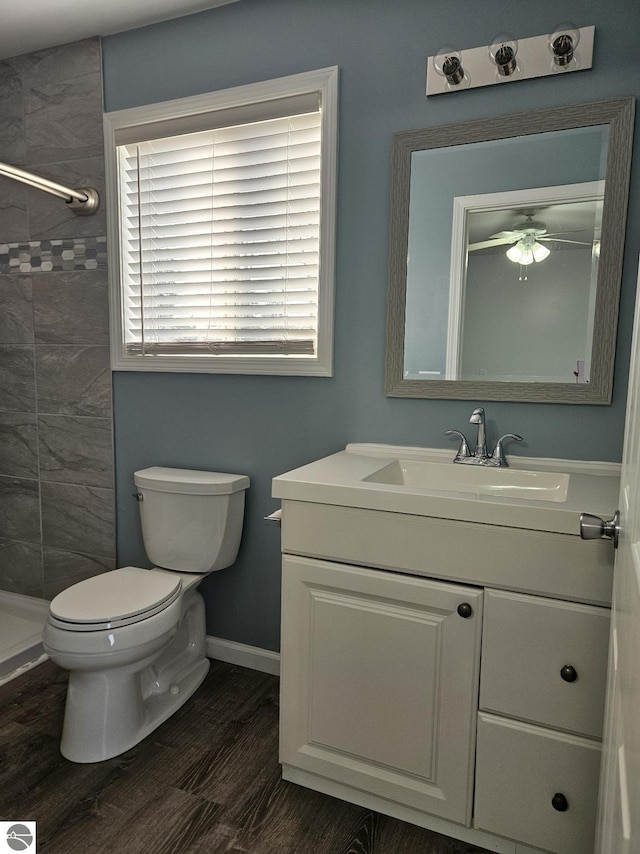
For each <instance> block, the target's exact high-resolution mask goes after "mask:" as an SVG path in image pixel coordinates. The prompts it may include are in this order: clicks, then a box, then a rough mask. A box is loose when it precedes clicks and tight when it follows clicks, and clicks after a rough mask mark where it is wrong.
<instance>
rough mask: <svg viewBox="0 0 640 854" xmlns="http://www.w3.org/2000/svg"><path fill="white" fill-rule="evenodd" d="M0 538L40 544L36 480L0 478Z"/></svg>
mask: <svg viewBox="0 0 640 854" xmlns="http://www.w3.org/2000/svg"><path fill="white" fill-rule="evenodd" d="M0 537H6V538H7V539H11V540H26V541H27V542H29V543H39V542H40V513H39V490H38V482H37V481H36V480H26V479H23V478H17V477H0Z"/></svg>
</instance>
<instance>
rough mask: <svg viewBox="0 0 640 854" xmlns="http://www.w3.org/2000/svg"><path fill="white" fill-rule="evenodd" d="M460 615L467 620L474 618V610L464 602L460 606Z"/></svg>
mask: <svg viewBox="0 0 640 854" xmlns="http://www.w3.org/2000/svg"><path fill="white" fill-rule="evenodd" d="M458 614H460V616H461V617H464V619H465V620H468V619H469V617H472V616H473V608H472V607H471V605H470V604H469V603H468V602H462V603H461V604H460V605H458Z"/></svg>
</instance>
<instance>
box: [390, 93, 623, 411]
mask: <svg viewBox="0 0 640 854" xmlns="http://www.w3.org/2000/svg"><path fill="white" fill-rule="evenodd" d="M634 111H635V100H634V98H624V99H618V100H611V101H599V102H595V103H588V104H574V105H571V106H567V107H558V108H554V109H549V110H539V111H536V112H530V113H518V114H513V115H508V116H502V117H499V118H490V119H480V120H477V121H471V122H463V123H460V124H453V125H444V126H442V127H435V128H424V129H420V130H411V131H403V132H401V133H396V134H394V136H393V146H392V158H391V205H390V227H389V288H388V295H387V333H386V334H387V356H386V364H385V388H384V392H385V395H387V396H388V397H413V398H443V399H450V400H508V401H522V402H534V403H578V404H603V405H606V404H610V403H611V393H612V389H613V367H614V361H615V348H616V331H617V323H618V305H619V301H620V281H621V277H622V259H623V254H624V241H625V232H626V220H627V200H628V195H629V175H630V171H631V149H632V143H633V122H634ZM604 124H607V125H609V139H608V147H607V165H606V174H605V196H604V204H603V211H602V250H601V255H600V265H599V270H598V290H597V295H596V310H595V321H594V334H593V337H594V344H593V351H592V373H591V378H590V382H589V383H588V384H583V383H580V384H576V385H572V384H569V383H524V382H521V383H520V382H519V383H515V382H479V381H466V380H415V379H405V378H404V375H403V374H404V331H405V297H406V287H407V266H406V263H407V250H408V234H409V189H410V180H411V155H412V154H413V152H414V151H423V150H425V149H430V148H445V147H448V146H453V145H466V144H469V143H473V142H486V141H488V140H493V139H507V138H509V137H516V136H525V135H528V134H538V133H546V132H549V131H557V130H569V129H572V128H581V127H589V126H593V125H604Z"/></svg>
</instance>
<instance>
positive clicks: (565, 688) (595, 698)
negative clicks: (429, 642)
mask: <svg viewBox="0 0 640 854" xmlns="http://www.w3.org/2000/svg"><path fill="white" fill-rule="evenodd" d="M609 618H610V612H609V609H608V608H597V607H593V606H590V605H577V604H574V603H570V602H560V601H558V600H555V599H544V598H541V597H538V596H525V595H521V594H517V593H504V592H500V591H494V590H491V591H486V593H485V616H484V634H483V642H482V643H483V645H482V675H481V680H480V708H481V709H483V710H485V711H489V712H497V713H499V714H505V715H509V716H510V717H515V718H521V719H522V720H527V721H532V722H534V723H540V724H543V725H545V726H551V727H554V728H557V729H563V730H568V731H570V732H576V733H580V734H582V735H588V736H592V737H594V738H601V737H602V723H603V714H604V696H605V688H606V675H607V654H608V647H609ZM566 666H570V667H571V668H573V670H574V671H575V673H571V672H570V673H566V671H564V672H565V676H566V677H568V678H569V679H572V678H573V677H574V676H575V678H574V679H573V681H566V680H565V679H564V678H563V677H562V675H561V671H562V670H563V668H564V667H566Z"/></svg>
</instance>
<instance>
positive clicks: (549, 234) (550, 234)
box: [544, 228, 589, 237]
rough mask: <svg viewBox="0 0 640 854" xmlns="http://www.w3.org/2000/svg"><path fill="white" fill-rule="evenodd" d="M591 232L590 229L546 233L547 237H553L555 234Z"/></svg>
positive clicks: (568, 229)
mask: <svg viewBox="0 0 640 854" xmlns="http://www.w3.org/2000/svg"><path fill="white" fill-rule="evenodd" d="M587 231H589V229H588V228H574V229H570V228H566V229H565V230H564V231H547V232H545V235H544V236H545V237H553V235H554V234H584V233H585V232H587Z"/></svg>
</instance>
